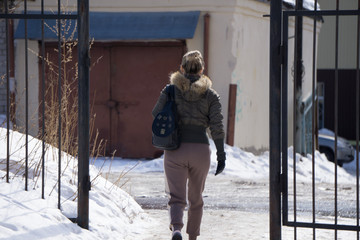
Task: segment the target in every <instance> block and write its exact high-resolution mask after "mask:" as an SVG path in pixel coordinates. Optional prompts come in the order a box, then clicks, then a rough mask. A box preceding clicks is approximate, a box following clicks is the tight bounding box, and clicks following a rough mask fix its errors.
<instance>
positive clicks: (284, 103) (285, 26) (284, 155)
mask: <svg viewBox="0 0 360 240" xmlns="http://www.w3.org/2000/svg"><path fill="white" fill-rule="evenodd" d="M284 15H286V13H284ZM282 31H283V38H282V54H281V55H282V56H283V67H282V90H281V106H282V110H281V119H282V122H281V125H282V128H281V136H282V137H281V144H282V179H281V180H282V183H283V184H282V185H283V186H282V193H283V194H282V199H283V201H282V204H283V205H282V209H283V224H284V225H286V224H287V222H288V206H289V204H288V181H287V178H288V124H287V121H288V119H287V118H288V68H287V66H288V64H287V62H288V52H287V49H288V31H289V27H288V17H287V16H284V18H283V30H282Z"/></svg>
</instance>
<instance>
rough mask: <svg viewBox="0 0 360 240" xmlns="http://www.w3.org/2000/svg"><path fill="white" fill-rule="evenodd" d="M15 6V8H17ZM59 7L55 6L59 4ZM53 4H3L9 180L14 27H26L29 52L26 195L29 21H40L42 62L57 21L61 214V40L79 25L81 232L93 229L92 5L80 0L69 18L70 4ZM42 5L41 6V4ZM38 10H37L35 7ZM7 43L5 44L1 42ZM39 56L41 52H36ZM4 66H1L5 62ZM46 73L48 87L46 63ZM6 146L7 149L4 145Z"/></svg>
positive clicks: (10, 1)
mask: <svg viewBox="0 0 360 240" xmlns="http://www.w3.org/2000/svg"><path fill="white" fill-rule="evenodd" d="M15 2H16V4H15ZM56 2H57V3H56ZM56 2H55V3H54V4H55V5H52V7H54V6H57V7H55V9H53V8H52V9H45V4H46V3H45V1H44V0H41V1H38V3H34V1H28V0H24V1H20V2H18V1H13V0H0V20H1V21H5V26H6V27H5V41H4V42H5V43H4V44H6V61H5V62H6V64H4V65H6V69H5V73H6V74H5V82H6V89H7V90H6V92H7V94H6V95H7V96H6V99H7V104H6V106H7V111H6V119H7V120H6V121H7V124H6V125H7V133H6V136H7V146H6V152H7V157H6V181H7V182H9V181H10V178H9V176H10V174H9V171H10V167H11V166H10V125H11V124H10V120H11V119H13V116H11V115H12V114H13V109H12V108H11V90H10V85H11V78H12V77H14V69H15V67H14V66H12V64H13V62H14V55H12V53H11V50H12V49H13V46H14V39H13V30H14V29H13V27H14V22H15V21H17V22H20V21H22V22H23V24H24V25H22V27H23V29H21V31H22V32H23V39H24V45H25V51H24V53H23V58H24V59H25V60H24V62H25V67H24V76H25V77H24V79H25V83H24V86H25V88H24V89H21V91H24V95H25V101H24V102H25V104H24V112H25V113H24V116H25V120H24V126H23V127H22V129H21V131H22V132H23V133H24V135H25V154H24V178H25V187H24V188H25V190H26V191H27V190H28V169H29V161H28V160H29V159H28V157H29V138H28V136H29V130H30V126H29V116H30V115H31V114H33V113H30V112H29V88H30V83H29V80H30V76H29V62H28V59H29V57H28V52H29V48H28V41H29V39H30V38H31V37H30V36H29V32H30V30H29V27H28V22H29V21H34V20H35V21H40V24H39V25H38V27H37V29H33V30H35V31H37V32H41V40H40V47H39V49H40V53H39V59H40V60H42V61H43V62H44V61H45V60H44V59H45V58H46V57H45V55H44V54H45V28H46V21H49V20H56V26H54V27H53V30H54V32H56V33H57V39H56V40H55V41H57V43H58V49H57V50H58V64H57V69H58V71H57V73H56V75H57V77H58V86H59V87H58V113H59V114H58V120H57V122H58V126H57V128H58V129H57V131H58V136H57V139H58V144H57V146H58V148H59V151H58V153H59V155H58V208H59V209H60V196H61V192H60V189H61V174H62V166H61V162H62V161H61V150H62V149H61V146H62V143H61V141H62V137H61V132H62V131H61V128H62V126H63V124H62V119H61V111H62V103H61V99H62V96H61V94H62V92H61V87H60V86H62V79H63V76H62V75H61V68H62V60H61V50H62V48H61V44H62V43H63V40H62V36H61V34H62V29H63V28H64V26H63V24H62V23H63V21H65V20H69V21H75V22H77V43H78V48H77V49H78V217H77V218H76V219H74V221H76V222H77V223H78V225H79V226H81V227H83V228H88V224H89V213H88V212H89V188H90V177H89V115H90V114H89V112H90V111H89V110H90V109H89V108H90V107H89V65H90V56H89V1H88V0H78V1H77V8H76V11H75V13H65V12H64V11H63V9H62V7H63V6H64V5H66V4H65V3H64V2H62V1H61V0H58V1H56ZM36 4H37V5H38V6H37V5H36ZM29 5H31V8H32V11H29V7H30V6H29ZM36 6H37V8H38V9H35V11H34V8H36ZM2 44H3V43H2ZM36 54H37V53H36ZM2 64H3V63H2ZM40 72H42V74H41V79H39V83H40V84H41V85H42V86H43V89H44V86H45V85H46V84H47V79H45V74H44V72H45V64H42V69H41V70H40ZM44 92H45V91H43V92H42V96H39V99H41V101H40V102H41V103H40V105H41V106H39V109H41V111H42V112H39V116H40V118H41V120H40V122H41V123H42V126H40V127H39V129H41V130H40V132H39V137H40V139H42V159H41V173H42V198H45V197H44V184H45V182H44V181H45V180H44V174H45V167H46V166H45V163H46V159H45V151H46V150H45V140H44V139H45V138H44V136H45V135H46V134H47V133H46V132H45V129H46V128H45V97H44V94H45V93H44ZM1 147H5V146H1Z"/></svg>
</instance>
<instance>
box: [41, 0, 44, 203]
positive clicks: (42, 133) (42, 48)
mask: <svg viewBox="0 0 360 240" xmlns="http://www.w3.org/2000/svg"><path fill="white" fill-rule="evenodd" d="M41 14H44V0H41ZM44 25H45V20H44V18H43V19H41V84H42V93H41V106H42V114H41V115H42V116H41V118H42V129H41V140H42V154H41V180H42V184H41V198H42V199H45V29H44Z"/></svg>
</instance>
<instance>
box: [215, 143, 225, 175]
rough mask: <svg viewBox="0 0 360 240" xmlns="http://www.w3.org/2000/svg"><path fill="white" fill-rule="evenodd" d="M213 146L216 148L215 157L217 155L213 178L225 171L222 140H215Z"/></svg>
mask: <svg viewBox="0 0 360 240" xmlns="http://www.w3.org/2000/svg"><path fill="white" fill-rule="evenodd" d="M214 142H215V146H216V150H217V152H216V155H217V161H218V164H217V168H216V172H215V176H216V175H218V174H220V173H222V171H224V169H225V160H226V154H225V151H224V139H216V140H214Z"/></svg>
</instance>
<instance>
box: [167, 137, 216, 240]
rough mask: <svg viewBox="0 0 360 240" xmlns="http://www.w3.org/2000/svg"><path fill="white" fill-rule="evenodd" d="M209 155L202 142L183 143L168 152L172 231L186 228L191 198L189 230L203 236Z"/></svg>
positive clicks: (168, 183)
mask: <svg viewBox="0 0 360 240" xmlns="http://www.w3.org/2000/svg"><path fill="white" fill-rule="evenodd" d="M210 155H211V151H210V147H209V145H207V144H202V143H182V144H181V146H180V148H178V149H177V150H174V151H165V157H164V169H165V175H166V193H167V194H168V196H169V202H168V205H169V214H170V225H171V228H172V229H173V230H181V229H182V228H183V226H184V223H183V213H184V209H185V207H186V205H187V198H188V201H189V208H188V222H187V229H186V233H187V234H189V236H194V237H195V236H199V235H200V224H201V218H202V214H203V205H204V202H203V198H202V193H203V191H204V187H205V180H206V177H207V174H208V172H209V168H210ZM186 196H187V198H186Z"/></svg>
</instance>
